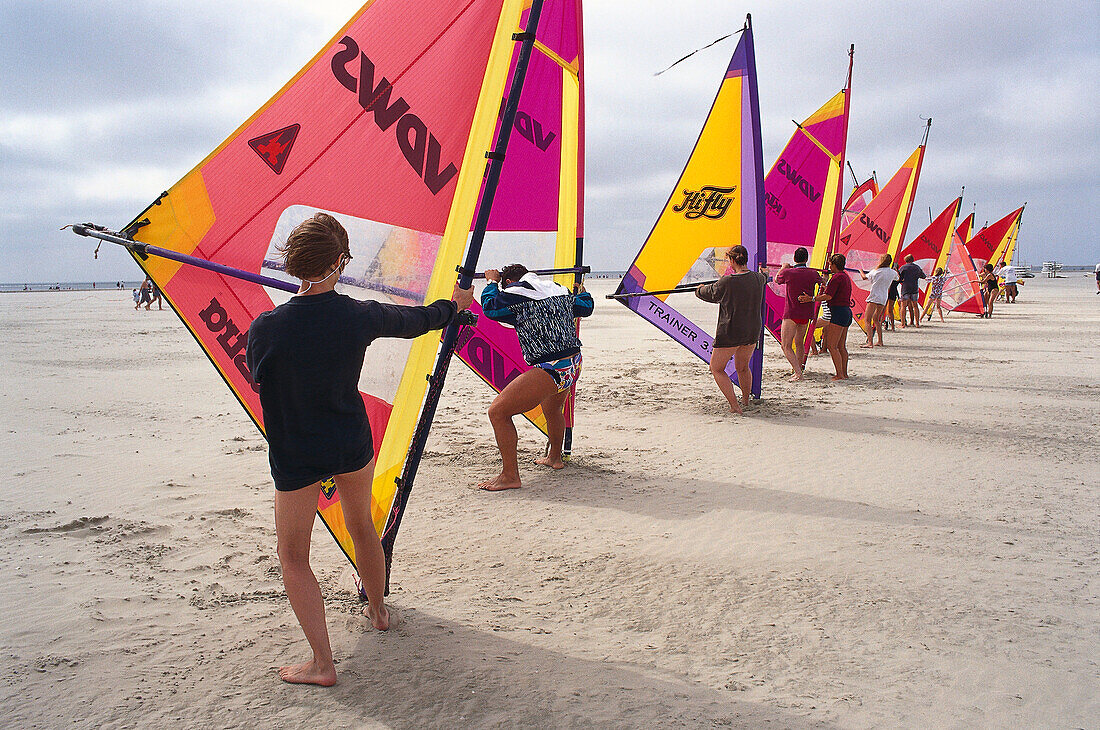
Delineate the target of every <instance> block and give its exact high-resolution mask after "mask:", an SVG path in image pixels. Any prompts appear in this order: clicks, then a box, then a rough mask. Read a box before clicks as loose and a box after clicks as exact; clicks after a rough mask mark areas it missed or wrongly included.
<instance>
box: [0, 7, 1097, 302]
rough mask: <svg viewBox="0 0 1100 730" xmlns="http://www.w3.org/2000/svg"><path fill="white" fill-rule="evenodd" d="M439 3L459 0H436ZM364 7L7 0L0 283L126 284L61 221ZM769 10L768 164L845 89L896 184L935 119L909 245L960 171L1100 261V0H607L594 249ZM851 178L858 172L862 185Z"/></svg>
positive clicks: (119, 264)
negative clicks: (738, 39) (749, 16)
mask: <svg viewBox="0 0 1100 730" xmlns="http://www.w3.org/2000/svg"><path fill="white" fill-rule="evenodd" d="M432 1H433V2H442V1H444V0H432ZM359 5H360V3H359V2H357V1H356V0H262V1H261V0H186V1H184V0H118V1H116V0H88V1H87V2H83V1H81V0H65V1H61V0H3V2H2V3H0V27H3V28H4V29H5V33H4V42H3V44H0V281H3V282H22V281H76V280H92V279H96V280H113V279H117V278H134V277H135V276H137V275H139V272H138V269H137V267H136V266H135V265H134V264H133V263H132V262H131V261H130V260H129V259H128V257H126V256H125V254H124V253H123V252H121V251H120V250H117V249H115V247H111V248H112V249H115V250H111V251H107V249H106V248H104V250H103V252H101V253H100V258H99V260H98V261H95V260H93V259H92V253H91V252H92V249H93V248H94V245H90V244H89V243H88V242H87V241H85V240H82V239H79V238H77V237H76V236H74V235H73V234H72V233H69V232H64V233H62V232H59V231H58V230H57V229H58V228H60V227H61V226H62V225H64V224H66V223H72V222H82V221H94V222H97V223H102V224H105V225H109V226H112V227H118V226H121V225H124V224H125V223H126V222H128V221H129V220H130V219H131V218H132V217H133V216H134V215H135V214H136V213H137V212H139V211H140V210H141V209H142V208H143V207H144V206H145V205H146V204H148V203H149V202H151V201H152V200H153V199H154V198H155V197H156V196H157V195H158V194H159V193H160V192H161V191H162V190H165V189H167V188H168V187H170V186H171V185H172V184H173V183H174V182H175V181H176V180H178V179H179V178H180V177H182V176H183V174H184V173H186V172H187V171H188V170H189V169H190V168H191V167H192V166H194V165H195V164H196V163H197V162H198V161H199V160H201V159H202V158H203V157H204V156H205V155H206V154H207V153H208V152H209V151H210V150H212V149H213V148H214V147H215V146H216V145H218V144H219V143H220V142H221V141H222V140H223V139H224V138H225V137H226V136H227V135H228V134H229V133H230V132H232V131H233V130H234V129H235V128H236V127H237V126H238V125H239V124H240V123H241V122H242V121H243V120H244V119H245V118H247V116H248V115H250V114H251V113H252V112H253V111H255V109H257V108H258V107H259V106H260V105H261V104H263V103H264V102H265V101H266V100H267V99H268V98H269V97H270V96H271V95H272V93H274V92H275V91H276V90H277V89H278V88H279V87H280V86H282V84H283V83H284V82H285V81H286V80H287V79H288V78H289V77H290V76H292V75H293V74H294V73H295V72H296V71H297V70H298V69H299V68H300V67H301V66H303V65H304V64H305V63H306V62H307V61H308V60H309V59H310V57H312V55H313V54H314V53H315V52H316V51H317V50H318V49H319V48H320V47H321V46H322V45H323V44H324V43H325V42H326V41H327V40H328V39H329V38H330V37H331V36H332V35H333V34H334V33H335V32H336V31H337V30H338V29H339V28H340V27H341V26H342V25H343V23H344V22H345V21H346V20H347V18H348V17H350V16H351V15H352V13H353V12H355V10H356V9H357V8H358V7H359ZM746 12H752V13H753V25H754V30H755V34H756V49H757V63H758V68H759V78H760V104H761V110H762V117H763V135H764V164H765V168H766V169H767V168H770V166H771V164H772V162H773V161H774V160H775V157H776V156H777V155H778V153H779V151H780V150H781V148H782V146H783V145H784V144H785V143H786V141H787V139H788V137H789V136H790V134H791V131H792V124H791V120H792V119H799V120H801V119H802V118H804V117H805V116H807V115H809V114H810V113H811V112H813V111H814V110H815V109H816V108H817V107H818V106H820V105H821V104H822V103H824V101H825V100H826V99H828V97H830V96H831V95H832V94H834V93H836V91H838V90H839V89H840V88H841V87H842V86H843V83H844V74H845V71H846V68H847V53H846V51H847V48H848V45H849V44H850V43H855V44H856V62H855V74H854V80H853V93H852V118H851V123H850V129H849V139H848V157H849V160H850V161H851V163H852V165H853V166H854V167H855V170H856V172H857V173H859V174H860V175H861V176H864V175H867V174H869V173H870V172H871V170H876V171H877V172H878V174H879V179H880V181H882V182H885V180H886V179H887V178H888V177H889V176H890V175H891V174H893V172H894V171H895V170H896V169H897V168H898V167H899V166H900V165H901V163H902V162H903V161H904V160H905V158H906V157H907V156H908V155H909V154H910V153H911V152H912V151H913V149H914V148H915V147H916V146H917V144H919V142H920V138H921V134H922V130H923V126H924V122H923V121H922V119H921V118H922V117H929V116H931V117H933V119H934V122H933V125H932V133H931V137H930V139H929V144H928V151H927V155H926V157H925V163H924V168H923V171H922V174H921V180H920V188H919V190H918V192H917V199H916V203H915V206H914V209H913V219H912V222H911V224H910V228H909V238H910V239H911V238H913V237H914V236H915V235H916V234H917V233H919V232H920V230H921V229H922V228H923V227H924V225H926V224H927V221H928V208H929V207H931V208H932V209H933V214H938V213H939V212H940V210H942V209H943V208H944V207H945V206H946V205H947V203H949V202H950V201H951V200H952V199H953V198H954V197H955V196H956V195H958V191H959V188H960V186H962V185H965V186H966V200H965V207H964V212H970V211H971V210H972V209H973V207H974V205H975V204H976V206H977V222H978V224H979V225H980V224H982V223H984V222H985V221H987V220H988V221H992V220H995V219H997V218H999V217H1001V216H1002V215H1004V214H1005V213H1008V212H1009V211H1011V210H1013V209H1015V208H1017V207H1019V206H1020V205H1022V204H1023V203H1024V202H1025V201H1026V202H1027V203H1028V207H1027V211H1026V213H1025V218H1024V225H1023V229H1022V232H1021V235H1020V241H1019V246H1020V250H1021V253H1022V256H1023V258H1024V259H1025V260H1027V261H1029V262H1031V263H1036V264H1037V263H1039V262H1041V261H1043V260H1046V259H1057V260H1060V261H1064V262H1067V263H1071V264H1074V263H1080V264H1085V263H1090V264H1091V263H1095V262H1096V261H1100V235H1098V229H1100V212H1098V210H1100V175H1098V173H1097V169H1098V163H1100V124H1098V121H1097V116H1098V111H1100V109H1098V107H1100V103H1098V102H1100V81H1098V79H1100V3H1096V2H1095V0H1092V1H1087V2H1044V3H1035V2H1013V1H1011V0H1010V1H1006V2H967V3H957V2H929V1H928V0H924V1H922V2H895V1H891V0H882V1H880V2H877V3H867V2H858V3H857V2H836V1H834V2H829V3H823V2H818V1H817V0H809V1H805V2H801V1H800V2H774V1H772V2H766V3H758V4H757V6H755V7H754V6H753V5H751V4H748V3H743V2H738V1H725V2H688V1H685V0H677V1H676V2H672V1H670V0H665V1H664V2H629V3H628V2H611V1H610V0H605V1H604V2H599V1H597V0H589V2H588V3H587V5H586V7H585V18H584V22H585V46H586V63H587V80H586V84H587V94H588V98H587V102H586V103H587V114H588V119H587V152H588V160H587V166H588V170H587V191H588V195H587V200H586V205H585V211H586V246H585V250H586V254H587V256H588V259H589V261H588V263H590V264H591V265H592V266H593V267H595V268H598V269H611V268H614V269H618V268H625V266H626V265H627V264H629V262H630V261H631V260H632V258H633V256H634V254H635V253H636V252H637V250H638V247H639V246H640V245H641V243H642V241H643V240H644V238H645V236H646V234H647V233H648V232H649V229H650V228H651V226H652V224H653V221H654V218H655V216H656V215H657V213H658V212H659V210H660V209H661V207H662V206H663V204H664V202H665V200H666V198H667V197H668V195H669V192H670V189H671V186H672V185H674V184H675V182H676V179H677V177H678V175H679V173H680V171H681V170H682V168H683V165H684V162H685V159H686V156H687V154H688V153H689V152H690V150H691V147H692V145H693V144H694V142H695V138H696V136H697V134H698V131H699V128H700V126H701V125H702V123H703V119H704V117H705V115H706V113H707V110H708V109H709V107H710V104H711V102H712V101H713V97H714V93H715V91H716V90H717V85H718V82H719V80H720V78H721V74H722V72H723V71H724V70H725V67H726V65H727V63H728V61H729V56H730V54H731V53H732V52H733V47H734V43H735V38H731V39H729V40H727V41H725V42H723V43H721V44H719V45H717V46H715V47H714V48H711V49H708V50H706V51H703V52H701V53H699V54H697V55H696V56H693V57H692V58H691V59H689V60H688V61H685V62H684V63H682V64H680V65H679V66H677V67H676V68H674V69H672V70H671V71H669V72H667V73H665V74H663V75H661V76H656V77H655V76H654V75H653V74H654V72H656V71H658V70H660V69H662V68H664V67H665V66H667V65H668V64H669V63H671V62H672V61H674V60H676V59H677V58H679V57H680V56H682V55H684V54H685V53H687V52H688V51H690V50H692V49H694V48H697V47H699V46H702V45H705V44H706V43H709V42H710V41H712V40H714V39H715V38H717V37H719V36H721V35H724V34H725V33H727V32H730V31H733V30H736V29H737V28H739V27H740V26H741V24H742V22H743V19H744V15H745V13H746ZM849 182H850V179H849Z"/></svg>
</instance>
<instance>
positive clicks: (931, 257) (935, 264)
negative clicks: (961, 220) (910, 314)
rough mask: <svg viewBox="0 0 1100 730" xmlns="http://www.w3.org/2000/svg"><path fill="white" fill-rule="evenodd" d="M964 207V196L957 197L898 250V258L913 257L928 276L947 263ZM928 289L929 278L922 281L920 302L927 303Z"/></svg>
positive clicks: (902, 259)
mask: <svg viewBox="0 0 1100 730" xmlns="http://www.w3.org/2000/svg"><path fill="white" fill-rule="evenodd" d="M961 207H962V197H961V196H960V197H958V198H955V200H953V201H952V202H951V203H950V204H949V205H948V206H947V207H946V208H944V209H943V212H942V213H940V214H939V215H938V216H936V219H935V220H933V221H932V222H931V223H929V224H928V227H927V228H925V229H924V230H923V231H921V232H920V234H919V235H918V236H917V237H916V238H914V239H913V240H912V241H911V242H910V243H909V245H908V246H906V247H905V248H903V249H902V250H901V251H899V252H898V259H899V260H900V261H905V257H906V256H912V257H913V263H915V264H917V265H918V266H920V267H921V269H923V270H924V273H925V274H927V275H928V276H932V275H933V274H935V273H936V269H937V268H941V267H944V266H946V265H947V256H948V254H949V253H950V251H951V237H952V236H953V235H954V234H955V222H956V220H957V218H958V215H959V209H960V208H961ZM927 291H928V285H927V280H925V279H922V280H921V281H920V304H921V305H922V306H923V305H924V303H925V294H926V293H927Z"/></svg>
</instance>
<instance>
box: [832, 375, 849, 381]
mask: <svg viewBox="0 0 1100 730" xmlns="http://www.w3.org/2000/svg"><path fill="white" fill-rule="evenodd" d="M847 379H848V376H847V375H845V376H844V377H841V376H839V375H834V376H833V377H831V378H829V380H847Z"/></svg>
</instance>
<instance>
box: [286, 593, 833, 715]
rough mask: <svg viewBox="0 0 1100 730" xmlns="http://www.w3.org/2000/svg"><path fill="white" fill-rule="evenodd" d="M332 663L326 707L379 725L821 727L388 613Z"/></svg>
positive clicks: (422, 616) (682, 684)
mask: <svg viewBox="0 0 1100 730" xmlns="http://www.w3.org/2000/svg"><path fill="white" fill-rule="evenodd" d="M398 610H399V611H400V612H401V617H402V622H401V624H400V625H399V626H398V627H397V629H396V630H394V631H393V632H391V633H388V634H386V635H379V634H377V633H374V632H368V633H366V634H364V635H363V638H362V639H360V640H359V642H358V643H357V645H356V647H355V649H354V652H353V654H352V656H350V657H347V658H346V659H344V660H343V661H341V662H340V665H339V672H340V677H341V681H340V683H339V684H338V685H337V686H336V687H334V688H332V689H330V690H325V691H324V693H317V694H315V695H313V696H312V697H309V698H304V697H299V698H298V699H299V701H300V702H307V703H308V702H317V703H318V706H319V708H320V706H321V703H325V704H326V705H327V706H328V708H329V711H330V712H331V705H330V704H328V703H330V702H332V701H335V702H337V703H340V704H341V705H343V706H344V709H345V712H346V713H347V714H348V715H351V716H352V717H354V718H356V719H357V720H358V722H359V724H364V723H370V722H372V721H373V722H377V723H379V724H380V725H381V726H384V727H389V728H429V727H430V728H437V727H438V728H463V727H478V728H483V727H490V728H496V727H538V728H572V727H578V728H580V727H585V728H587V727H601V728H620V727H621V728H637V727H753V728H759V727H815V728H819V727H820V728H824V727H830V726H829V725H826V724H824V723H821V722H814V721H813V720H812V719H811V718H807V717H806V716H804V715H800V714H797V713H790V712H786V711H784V710H782V709H781V708H776V707H772V706H769V705H766V704H764V703H761V702H753V701H747V700H744V699H740V698H739V697H738V692H737V691H735V690H724V691H723V690H715V689H712V688H709V687H706V686H703V685H701V684H699V683H696V682H692V681H689V680H687V679H683V678H679V677H675V676H664V677H662V676H660V674H659V672H656V671H652V670H647V669H643V668H640V667H634V666H631V665H628V664H622V663H616V662H609V661H600V660H593V659H582V658H578V657H576V656H571V655H567V654H563V653H561V652H557V651H551V650H547V649H543V648H540V647H538V646H533V645H531V644H527V643H523V642H522V641H516V640H514V639H509V638H505V637H504V636H501V635H498V634H495V633H493V632H488V631H481V630H477V629H473V628H471V627H468V626H464V625H461V624H457V623H453V622H451V621H446V620H443V619H441V618H439V617H437V616H433V615H431V614H427V613H424V612H421V611H417V610H415V609H409V608H405V609H400V608H399V609H398Z"/></svg>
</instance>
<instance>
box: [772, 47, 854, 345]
mask: <svg viewBox="0 0 1100 730" xmlns="http://www.w3.org/2000/svg"><path fill="white" fill-rule="evenodd" d="M853 53H854V51H852V52H849V61H848V78H847V81H846V82H845V85H844V88H843V89H842V90H841V91H839V92H838V93H837V94H836V95H834V96H833V97H832V98H831V99H829V101H827V102H826V103H825V105H824V106H822V107H821V108H820V109H818V110H817V111H816V112H814V113H813V114H811V115H810V116H809V117H807V118H806V120H805V121H803V122H802V123H801V124H799V125H797V126H798V128H797V129H796V130H795V132H794V134H793V135H791V138H790V140H789V141H788V142H787V145H786V147H784V148H783V151H782V152H781V153H780V154H779V158H778V159H777V160H776V161H775V164H774V165H772V168H771V170H770V171H769V172H768V175H767V177H766V178H764V200H765V223H766V226H767V239H768V244H767V246H768V249H767V263H768V266H769V267H771V270H772V273H773V274H774V273H775V271H776V267H778V266H780V265H781V264H784V263H793V262H794V252H795V250H796V249H798V248H805V249H806V250H807V251H808V252H809V254H810V259H809V266H810V267H812V268H818V269H820V268H823V267H824V265H825V259H826V258H827V257H828V252H829V249H830V247H831V246H832V245H833V243H834V242H835V241H836V235H837V232H838V231H839V230H840V229H839V226H838V221H839V216H840V199H841V194H842V191H841V187H842V183H843V176H844V155H845V150H846V147H847V140H848V114H849V108H850V105H851V87H852V57H853ZM784 289H785V286H783V285H780V284H776V283H775V282H770V283H769V284H768V289H767V291H766V292H765V318H764V319H765V326H766V327H767V329H768V331H769V332H771V333H772V335H773V336H774V337H775V339H776V340H777V341H781V336H780V326H781V324H782V317H783V304H784V296H785V292H784ZM810 336H812V333H808V334H807V337H810Z"/></svg>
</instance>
